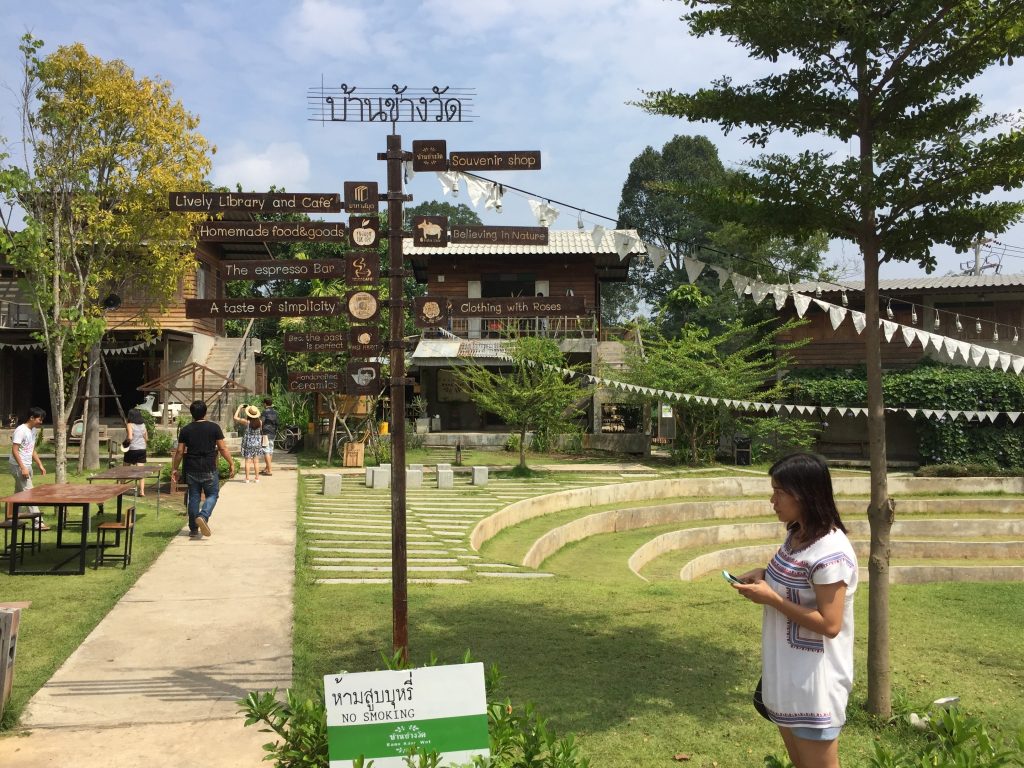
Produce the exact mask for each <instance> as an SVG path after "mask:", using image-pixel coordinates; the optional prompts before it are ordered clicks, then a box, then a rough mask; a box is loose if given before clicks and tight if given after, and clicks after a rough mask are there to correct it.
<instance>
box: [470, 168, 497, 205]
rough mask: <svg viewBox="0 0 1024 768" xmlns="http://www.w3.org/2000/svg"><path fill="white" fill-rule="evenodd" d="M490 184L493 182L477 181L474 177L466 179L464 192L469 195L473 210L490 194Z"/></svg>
mask: <svg viewBox="0 0 1024 768" xmlns="http://www.w3.org/2000/svg"><path fill="white" fill-rule="evenodd" d="M492 184H493V182H490V181H484V180H483V179H478V178H477V177H476V176H467V177H466V192H467V193H468V194H469V201H470V202H471V203H472V204H473V207H474V208H476V207H477V206H478V205H480V201H481V200H483V199H484V198H485V197H487V196H488V195H489V194H490V193H491V190H490V187H491V185H492Z"/></svg>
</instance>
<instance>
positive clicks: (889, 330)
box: [865, 320, 899, 341]
mask: <svg viewBox="0 0 1024 768" xmlns="http://www.w3.org/2000/svg"><path fill="white" fill-rule="evenodd" d="M866 326H867V323H866V322H865V327H866ZM897 328H899V325H898V324H897V323H894V322H893V321H892V320H882V333H883V334H885V340H886V341H892V337H893V336H894V335H895V334H896V329H897Z"/></svg>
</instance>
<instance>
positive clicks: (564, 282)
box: [404, 229, 650, 453]
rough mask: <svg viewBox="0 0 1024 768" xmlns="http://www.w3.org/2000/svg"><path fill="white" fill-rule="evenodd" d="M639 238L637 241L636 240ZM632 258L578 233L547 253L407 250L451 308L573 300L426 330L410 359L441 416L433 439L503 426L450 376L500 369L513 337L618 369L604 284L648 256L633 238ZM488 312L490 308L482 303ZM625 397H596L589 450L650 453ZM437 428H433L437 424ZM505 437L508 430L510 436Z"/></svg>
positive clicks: (461, 437) (589, 364) (464, 437)
mask: <svg viewBox="0 0 1024 768" xmlns="http://www.w3.org/2000/svg"><path fill="white" fill-rule="evenodd" d="M634 234H635V233H634ZM632 242H633V244H632V245H631V247H630V248H629V250H628V252H626V253H624V254H622V255H620V253H619V252H617V250H616V243H615V238H614V235H613V233H612V232H606V233H605V235H604V238H603V240H601V242H600V243H598V244H596V245H595V243H594V239H593V238H592V236H591V234H590V233H589V232H586V231H581V230H576V229H574V230H551V231H550V232H549V233H548V243H547V245H490V244H488V245H452V244H449V245H448V246H446V247H444V248H438V247H419V246H415V245H414V244H413V241H412V240H411V239H407V240H406V241H405V242H404V250H405V254H406V257H407V258H408V259H409V260H410V262H411V263H412V267H413V271H414V273H415V275H416V279H417V281H418V282H420V283H424V284H425V285H426V288H427V293H428V294H429V295H431V296H437V297H440V298H443V299H451V300H452V302H457V301H459V300H461V301H465V300H467V299H481V300H486V299H499V298H517V297H520V298H521V297H549V298H556V297H572V298H573V299H574V301H573V302H572V303H573V304H574V305H575V306H577V307H579V311H578V312H573V313H571V314H567V315H565V316H553V317H536V318H523V317H497V316H487V315H480V316H478V317H466V316H455V317H452V318H451V319H450V322H449V323H448V324H446V326H445V327H444V328H443V329H441V330H429V331H425V332H424V333H423V334H422V336H421V337H420V339H419V341H418V343H417V345H416V348H415V350H414V351H413V353H412V357H411V360H410V373H411V375H412V376H414V377H415V378H416V379H417V380H418V385H417V386H418V387H419V393H420V394H421V395H422V396H423V397H424V398H426V401H427V408H428V411H429V414H430V415H431V416H432V417H439V423H440V429H441V433H440V435H432V436H431V439H432V440H434V441H438V440H442V441H443V440H445V437H444V436H445V435H447V436H448V437H447V439H448V441H456V440H458V441H462V442H463V444H467V442H472V441H474V440H478V441H480V442H485V443H486V442H488V438H487V434H488V433H492V434H493V433H499V434H500V432H501V431H502V428H503V425H501V424H500V423H498V422H497V420H496V417H494V416H493V415H491V414H487V413H483V412H480V411H479V410H478V409H477V408H476V406H475V405H474V404H473V403H472V402H471V401H470V399H469V397H468V395H466V394H465V393H464V392H462V391H460V389H459V388H458V387H457V386H456V385H455V380H454V377H453V376H452V369H453V368H454V367H456V366H459V365H465V364H466V363H467V361H473V362H475V363H478V364H482V365H485V366H493V367H495V368H496V369H498V370H500V369H501V368H502V365H503V363H504V361H503V359H502V356H501V355H502V352H503V345H504V344H505V343H506V340H507V339H508V338H509V337H511V336H514V335H523V334H526V335H539V336H544V337H546V338H551V339H554V340H555V341H557V342H558V344H559V347H560V348H561V350H562V352H564V353H565V354H566V357H567V360H568V362H570V363H574V364H583V365H585V366H586V368H587V370H590V371H593V372H596V371H597V370H599V369H600V368H602V367H604V368H608V367H614V366H616V365H617V364H621V361H622V345H621V343H619V342H618V341H616V340H615V339H612V338H608V334H607V333H606V332H605V329H603V328H602V327H601V285H602V284H603V283H606V282H616V281H619V282H621V281H625V280H626V278H627V274H628V270H629V265H630V262H631V260H632V259H633V258H636V257H638V256H640V255H643V254H644V253H645V252H646V251H645V249H644V246H643V244H642V243H641V241H640V240H639V238H636V239H635V240H633V241H632ZM481 303H482V304H486V301H482V302H481ZM618 399H619V396H618V395H617V394H616V393H615V392H614V391H610V390H599V391H598V392H597V393H596V394H595V395H594V397H593V398H592V402H591V403H590V405H589V408H588V419H587V425H586V428H587V432H588V439H587V444H588V445H589V446H590V447H593V448H607V449H611V450H620V451H626V452H632V453H644V452H646V451H647V450H648V444H649V441H650V437H649V435H646V434H645V426H646V424H645V419H644V418H643V417H642V415H641V414H639V413H638V414H634V413H633V412H634V411H637V410H638V409H636V408H635V407H633V406H630V405H627V404H625V403H618V402H616V401H617V400H618ZM436 424H437V421H435V425H436ZM506 431H507V430H506Z"/></svg>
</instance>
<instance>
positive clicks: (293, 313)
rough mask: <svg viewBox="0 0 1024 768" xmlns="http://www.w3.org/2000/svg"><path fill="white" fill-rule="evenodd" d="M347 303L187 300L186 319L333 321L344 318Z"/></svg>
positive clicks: (332, 298)
mask: <svg viewBox="0 0 1024 768" xmlns="http://www.w3.org/2000/svg"><path fill="white" fill-rule="evenodd" d="M346 306H347V305H346V303H345V300H344V299H340V298H338V297H336V296H325V297H324V298H312V297H297V298H293V299H279V298H263V297H261V298H250V299H185V317H188V318H198V317H219V318H224V319H234V318H249V317H333V316H344V314H345V307H346Z"/></svg>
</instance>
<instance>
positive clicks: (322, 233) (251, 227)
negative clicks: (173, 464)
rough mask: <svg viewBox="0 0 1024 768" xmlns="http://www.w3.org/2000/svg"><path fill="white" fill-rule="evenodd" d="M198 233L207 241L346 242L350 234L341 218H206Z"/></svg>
mask: <svg viewBox="0 0 1024 768" xmlns="http://www.w3.org/2000/svg"><path fill="white" fill-rule="evenodd" d="M195 233H196V236H197V237H198V238H199V240H200V241H201V242H204V243H290V242H309V243H343V242H345V241H346V239H347V235H348V233H347V231H346V229H345V225H344V224H343V223H341V222H337V221H204V222H203V223H202V224H196V226H195Z"/></svg>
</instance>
